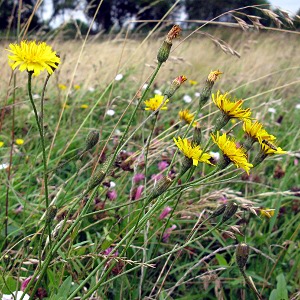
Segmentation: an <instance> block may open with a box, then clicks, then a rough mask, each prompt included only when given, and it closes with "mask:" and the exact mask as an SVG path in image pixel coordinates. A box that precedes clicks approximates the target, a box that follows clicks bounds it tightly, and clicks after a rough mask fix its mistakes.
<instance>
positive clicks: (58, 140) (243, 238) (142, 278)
mask: <svg viewBox="0 0 300 300" xmlns="http://www.w3.org/2000/svg"><path fill="white" fill-rule="evenodd" d="M168 29H169V28H168ZM209 33H210V34H211V35H212V36H213V37H214V38H218V39H222V40H224V41H226V45H227V46H225V48H226V47H229V50H227V52H233V50H234V51H236V52H233V54H235V55H231V54H230V53H229V54H228V53H224V52H223V51H222V50H221V48H220V47H219V46H217V45H216V44H215V43H214V42H213V41H212V40H211V39H210V38H209V37H208V36H207V35H203V34H200V33H197V32H196V33H193V34H192V35H191V36H190V37H188V34H189V32H183V33H182V34H181V38H179V39H178V38H177V39H174V41H173V46H172V49H171V53H170V56H169V58H168V59H167V61H166V62H165V63H163V64H162V66H161V68H160V69H159V70H158V72H157V76H156V75H155V76H153V74H154V72H155V70H157V66H158V64H157V60H156V56H157V52H158V49H159V48H160V47H161V44H162V42H163V40H164V39H165V35H166V33H160V34H157V35H156V36H155V35H154V36H150V37H149V38H147V39H133V38H131V36H130V35H129V36H124V35H119V36H116V37H114V38H109V37H105V39H104V37H103V40H102V37H101V36H100V37H97V39H96V38H93V37H90V38H88V39H87V41H86V43H85V42H84V41H83V39H78V40H74V41H68V42H66V41H63V40H62V39H61V38H60V37H59V36H58V37H57V38H56V39H54V40H49V41H47V44H48V45H51V46H52V48H53V49H54V50H55V51H57V53H58V54H59V55H60V60H61V63H60V64H59V65H58V67H57V69H55V71H54V73H53V74H52V75H51V76H50V78H49V82H48V85H47V88H46V91H45V98H44V101H42V102H43V107H44V108H43V111H44V113H43V115H42V117H41V111H42V108H41V103H40V100H41V99H42V93H43V85H44V82H45V79H46V77H47V72H42V73H41V74H40V75H39V76H37V77H32V96H33V102H34V103H35V105H36V107H37V111H38V118H37V120H38V121H37V122H40V126H41V128H42V131H43V135H44V144H45V153H44V154H45V157H46V162H47V163H46V165H47V166H46V167H47V170H46V176H45V174H44V173H45V168H44V167H45V166H44V163H43V161H44V160H43V151H42V145H41V144H42V143H41V142H42V141H41V137H40V134H39V131H38V126H37V122H36V118H35V115H34V112H33V108H32V103H31V101H30V99H29V97H28V91H27V83H28V82H27V80H28V75H27V72H26V71H25V72H22V73H20V72H19V71H18V70H15V72H14V73H12V70H11V68H10V66H9V64H8V59H7V54H9V53H8V52H7V51H6V49H9V42H2V44H1V57H0V66H1V81H0V95H1V135H0V143H1V144H0V145H1V147H0V166H1V170H0V178H1V182H2V184H1V194H0V197H1V213H0V218H1V220H3V222H1V224H2V225H1V232H0V249H1V264H0V268H1V277H0V292H2V293H3V294H9V293H11V292H13V291H20V290H22V291H25V293H26V294H28V295H30V296H31V297H32V299H33V298H34V297H35V298H39V299H53V300H54V299H67V300H71V299H247V300H248V299H272V300H275V299H299V297H300V294H299V285H300V276H299V265H300V256H299V226H300V225H299V224H300V222H299V199H300V198H299V196H300V177H299V159H300V153H299V125H300V122H299V113H300V100H299V94H300V85H299V83H300V65H299V56H298V52H299V35H298V34H297V33H287V32H268V31H256V30H254V29H253V30H250V31H246V32H244V31H242V30H240V29H230V30H229V29H225V28H219V27H218V28H216V29H211V30H210V31H209ZM186 37H188V38H186ZM185 38H186V39H185ZM216 70H219V71H220V72H222V74H218V75H217V76H216V78H214V79H213V80H212V79H209V78H210V77H209V74H211V71H216ZM182 75H184V76H185V77H186V78H187V80H186V81H185V80H182V78H183V77H180V76H182ZM151 78H152V79H153V82H152V84H151V85H150V84H149V82H150V81H151ZM175 78H177V79H178V78H180V80H179V83H180V84H179V85H180V88H178V86H177V85H176V84H177V83H178V82H176V84H175V86H176V92H175V93H174V94H173V95H171V94H169V95H171V96H170V97H163V95H164V93H165V94H168V92H170V89H172V88H174V79H175ZM208 82H212V86H211V88H212V91H211V92H212V93H213V94H214V97H217V91H218V90H219V91H220V93H222V94H224V93H225V92H229V93H230V95H231V100H232V101H233V100H235V99H243V100H244V102H243V104H242V105H243V108H245V109H246V108H250V110H251V113H252V114H251V117H252V118H253V122H254V119H257V120H258V121H259V122H261V123H263V128H265V129H266V130H267V132H268V133H269V134H271V135H274V136H276V143H275V142H274V143H273V141H274V140H272V138H271V139H270V140H269V141H265V138H262V140H260V141H259V143H258V142H256V143H255V144H254V145H253V147H252V148H251V150H249V151H248V155H247V156H246V159H247V161H249V163H251V164H255V161H257V160H256V155H257V154H259V153H260V151H261V150H260V149H261V148H262V147H269V150H270V149H272V147H275V150H274V151H275V152H276V151H277V150H278V149H279V147H281V148H282V149H283V150H284V151H286V153H284V154H280V153H279V155H277V154H274V155H268V156H267V158H266V159H265V160H263V161H262V162H261V163H260V164H258V165H257V166H253V167H251V168H250V169H249V170H248V169H247V168H246V169H244V170H243V168H236V166H235V164H233V163H230V164H228V163H227V158H226V159H225V163H224V158H223V157H222V151H221V150H220V149H219V148H218V146H217V145H216V144H215V143H213V138H212V137H211V133H212V132H214V130H215V126H216V124H219V123H218V122H220V115H221V112H220V110H219V109H218V107H217V106H216V105H215V103H214V102H213V101H212V97H211V95H210V91H209V93H208V95H209V99H208V101H207V102H206V103H205V105H203V107H201V109H199V108H200V107H199V98H200V99H201V96H202V95H204V93H205V91H206V90H204V88H207V86H208ZM177 88H178V90H177ZM160 94H162V96H161V97H162V98H159V97H158V98H157V99H160V100H161V101H162V102H160V104H161V105H166V106H167V110H160V108H161V107H163V106H160V107H158V106H156V108H157V110H155V111H153V110H151V109H150V110H145V103H144V101H146V100H148V99H152V98H154V97H155V95H160ZM167 98H169V101H168V102H167V103H164V101H166V99H167ZM185 109H188V110H189V112H190V113H194V114H195V117H194V116H193V117H192V118H191V119H190V122H187V120H185V122H184V121H183V120H180V119H179V115H178V114H179V112H180V111H181V110H185ZM151 114H152V116H151V117H149V116H150V115H151ZM41 119H42V121H41ZM246 119H249V118H248V117H245V116H244V115H243V117H238V118H230V119H229V120H228V123H226V125H224V124H223V126H221V128H219V131H220V135H222V134H224V133H226V134H227V136H229V137H230V138H231V139H233V138H234V144H235V143H236V144H237V145H238V147H241V146H242V145H243V146H244V147H246V146H247V145H246V143H245V141H246V138H247V134H245V131H244V130H243V123H244V122H245V120H246ZM194 122H197V125H195V126H193V125H194ZM188 123H190V124H188ZM195 132H196V133H195ZM214 133H215V139H216V136H217V132H214ZM195 135H197V137H196V138H195ZM174 137H175V138H176V140H177V143H178V141H179V138H178V137H182V138H183V139H184V138H188V139H189V140H193V143H192V144H189V146H191V147H194V146H195V147H196V145H198V146H200V147H201V149H202V150H203V151H204V152H205V153H207V154H209V155H210V156H211V157H210V158H209V163H205V162H202V161H201V158H204V154H202V156H200V157H197V159H198V161H199V163H198V165H197V166H195V164H193V163H192V160H191V157H189V156H188V155H187V154H186V155H184V154H183V153H182V152H181V151H178V148H177V146H176V144H175V143H174ZM264 141H265V142H264ZM264 143H266V144H264ZM267 143H272V144H271V146H269V145H268V144H267ZM264 145H265V146H264ZM232 147H233V146H232ZM179 148H180V147H179ZM183 148H184V147H183ZM230 149H231V150H233V151H236V150H235V149H233V148H230ZM238 149H240V148H238ZM183 150H184V149H183ZM274 151H273V152H274ZM183 152H184V151H183ZM259 155H260V154H259ZM45 157H44V158H45ZM192 158H194V157H192ZM222 163H223V164H222ZM212 164H213V165H212ZM218 166H219V168H218ZM220 167H221V168H220ZM183 170H184V171H183ZM245 170H246V171H247V172H245ZM45 177H47V179H46V183H47V181H48V183H47V187H48V194H49V195H48V201H47V202H48V203H46V200H45ZM232 205H233V206H234V207H233V208H232V207H231V206H232ZM47 206H48V207H47ZM235 206H236V207H235ZM220 207H221V210H220ZM223 208H224V209H226V210H225V212H224V210H223ZM216 209H217V210H216ZM236 209H237V210H236ZM231 210H232V213H231ZM224 214H225V216H228V220H227V219H226V218H227V217H224ZM49 237H51V238H50V239H49ZM245 245H247V246H245ZM32 276H34V277H36V278H35V279H32ZM28 282H29V283H30V284H28ZM23 295H25V294H23ZM24 299H26V298H25V296H24Z"/></svg>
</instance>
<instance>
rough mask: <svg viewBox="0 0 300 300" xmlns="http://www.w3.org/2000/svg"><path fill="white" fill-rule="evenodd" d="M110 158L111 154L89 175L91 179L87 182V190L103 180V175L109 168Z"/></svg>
mask: <svg viewBox="0 0 300 300" xmlns="http://www.w3.org/2000/svg"><path fill="white" fill-rule="evenodd" d="M112 158H113V155H111V156H109V157H108V158H107V160H106V161H105V162H104V163H103V164H102V165H101V166H100V168H99V169H98V170H96V172H95V173H94V175H93V176H92V177H91V179H90V181H89V183H88V187H87V190H88V191H90V190H92V189H93V188H95V187H96V186H98V185H99V184H100V183H101V182H102V181H103V179H104V178H105V176H106V174H107V172H108V170H109V167H110V165H111V160H112Z"/></svg>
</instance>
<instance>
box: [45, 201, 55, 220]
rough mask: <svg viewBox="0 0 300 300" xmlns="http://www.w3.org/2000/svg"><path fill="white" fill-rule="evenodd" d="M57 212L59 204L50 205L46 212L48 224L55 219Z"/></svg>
mask: <svg viewBox="0 0 300 300" xmlns="http://www.w3.org/2000/svg"><path fill="white" fill-rule="evenodd" d="M56 213H57V206H56V205H50V206H49V207H48V209H47V212H46V218H45V220H46V224H50V223H51V222H52V221H53V219H54V218H55V216H56Z"/></svg>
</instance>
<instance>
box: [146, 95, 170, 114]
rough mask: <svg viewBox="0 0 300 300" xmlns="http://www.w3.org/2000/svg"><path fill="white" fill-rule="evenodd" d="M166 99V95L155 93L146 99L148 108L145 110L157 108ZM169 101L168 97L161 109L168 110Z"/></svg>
mask: <svg viewBox="0 0 300 300" xmlns="http://www.w3.org/2000/svg"><path fill="white" fill-rule="evenodd" d="M163 101H164V96H162V95H155V96H154V98H150V99H148V100H146V101H144V103H145V105H146V108H145V110H153V111H155V110H157V109H158V108H159V107H160V106H161V105H162V103H163ZM168 102H169V99H167V100H166V101H164V104H163V106H162V107H161V108H160V110H167V109H168V108H167V106H166V104H167V103H168Z"/></svg>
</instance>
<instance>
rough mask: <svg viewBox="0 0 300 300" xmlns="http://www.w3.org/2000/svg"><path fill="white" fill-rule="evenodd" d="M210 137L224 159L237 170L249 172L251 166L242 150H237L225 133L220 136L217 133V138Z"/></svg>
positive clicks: (233, 142)
mask: <svg viewBox="0 0 300 300" xmlns="http://www.w3.org/2000/svg"><path fill="white" fill-rule="evenodd" d="M211 137H212V139H213V142H214V143H215V144H217V145H218V147H219V148H220V149H221V150H222V152H223V154H224V156H225V158H228V159H229V160H230V161H231V162H232V163H234V164H235V165H236V166H237V167H238V168H242V169H244V170H245V171H246V172H247V173H248V174H249V170H250V168H252V167H253V165H252V164H250V163H249V162H248V160H247V154H246V151H245V149H244V148H242V147H240V148H237V146H236V144H235V141H234V139H230V138H227V136H226V133H224V134H223V135H222V136H220V133H219V132H217V136H215V135H213V134H212V135H211Z"/></svg>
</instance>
